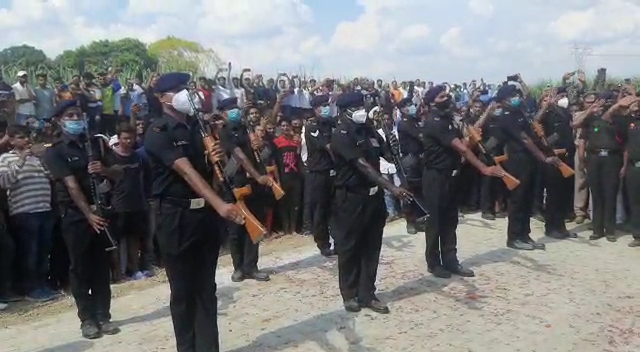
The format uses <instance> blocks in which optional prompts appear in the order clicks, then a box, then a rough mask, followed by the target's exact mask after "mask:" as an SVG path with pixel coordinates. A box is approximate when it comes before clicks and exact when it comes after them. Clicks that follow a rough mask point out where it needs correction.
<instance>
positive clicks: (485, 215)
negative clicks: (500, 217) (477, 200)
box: [482, 213, 496, 220]
mask: <svg viewBox="0 0 640 352" xmlns="http://www.w3.org/2000/svg"><path fill="white" fill-rule="evenodd" d="M482 218H483V219H485V220H495V219H496V216H495V215H493V214H491V213H482Z"/></svg>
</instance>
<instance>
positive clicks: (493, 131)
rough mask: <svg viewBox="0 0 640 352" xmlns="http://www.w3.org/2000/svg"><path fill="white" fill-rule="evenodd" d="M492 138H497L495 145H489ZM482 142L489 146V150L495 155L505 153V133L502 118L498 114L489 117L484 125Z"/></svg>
mask: <svg viewBox="0 0 640 352" xmlns="http://www.w3.org/2000/svg"><path fill="white" fill-rule="evenodd" d="M490 140H495V144H494V145H493V146H491V145H489V146H488V145H487V144H488V143H489V141H490ZM482 143H483V144H485V146H486V147H487V148H489V150H487V151H488V152H489V153H490V154H491V155H493V156H497V155H502V154H503V153H504V135H503V132H502V130H501V129H500V118H499V117H498V116H494V115H491V116H489V117H487V119H486V120H485V122H484V124H483V125H482Z"/></svg>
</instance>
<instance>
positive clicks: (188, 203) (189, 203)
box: [158, 197, 206, 210]
mask: <svg viewBox="0 0 640 352" xmlns="http://www.w3.org/2000/svg"><path fill="white" fill-rule="evenodd" d="M158 201H159V202H160V204H163V203H164V204H169V205H172V206H174V207H177V208H181V209H192V210H193V209H204V207H205V205H206V202H205V201H204V199H203V198H192V199H189V198H173V197H163V198H160V199H158Z"/></svg>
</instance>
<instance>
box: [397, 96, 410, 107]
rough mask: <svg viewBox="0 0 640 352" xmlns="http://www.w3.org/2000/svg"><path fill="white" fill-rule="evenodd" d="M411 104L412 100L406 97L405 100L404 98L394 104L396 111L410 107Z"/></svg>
mask: <svg viewBox="0 0 640 352" xmlns="http://www.w3.org/2000/svg"><path fill="white" fill-rule="evenodd" d="M412 104H413V98H410V97H406V98H404V99H402V100H400V101H399V102H398V103H397V104H396V106H397V107H398V109H402V108H404V107H405V106H409V105H412Z"/></svg>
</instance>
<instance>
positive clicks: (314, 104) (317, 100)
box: [311, 94, 329, 108]
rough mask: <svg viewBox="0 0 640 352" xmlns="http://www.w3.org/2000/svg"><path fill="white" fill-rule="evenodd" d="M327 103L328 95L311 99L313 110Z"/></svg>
mask: <svg viewBox="0 0 640 352" xmlns="http://www.w3.org/2000/svg"><path fill="white" fill-rule="evenodd" d="M328 103H329V95H328V94H322V95H316V96H315V97H313V98H312V99H311V106H312V107H314V108H317V107H318V106H322V105H325V104H328Z"/></svg>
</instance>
